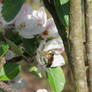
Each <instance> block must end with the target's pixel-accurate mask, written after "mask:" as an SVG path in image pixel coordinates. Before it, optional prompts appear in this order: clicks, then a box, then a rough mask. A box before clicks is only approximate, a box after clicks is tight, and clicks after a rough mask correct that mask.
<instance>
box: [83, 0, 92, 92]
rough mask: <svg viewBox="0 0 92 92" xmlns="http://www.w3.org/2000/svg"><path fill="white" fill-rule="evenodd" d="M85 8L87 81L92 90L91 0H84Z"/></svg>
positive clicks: (91, 90)
mask: <svg viewBox="0 0 92 92" xmlns="http://www.w3.org/2000/svg"><path fill="white" fill-rule="evenodd" d="M85 1H86V2H85V8H86V42H87V44H86V50H87V61H88V83H89V89H90V92H92V0H85Z"/></svg>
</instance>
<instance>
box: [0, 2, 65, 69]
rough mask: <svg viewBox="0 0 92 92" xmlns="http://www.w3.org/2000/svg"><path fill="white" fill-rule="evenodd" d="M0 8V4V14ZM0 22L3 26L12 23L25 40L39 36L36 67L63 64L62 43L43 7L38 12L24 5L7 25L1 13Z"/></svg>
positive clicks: (52, 21)
mask: <svg viewBox="0 0 92 92" xmlns="http://www.w3.org/2000/svg"><path fill="white" fill-rule="evenodd" d="M1 7H2V5H1V4H0V12H1ZM0 20H1V21H2V25H3V26H5V25H8V24H11V23H13V24H14V25H15V29H16V31H17V32H18V33H19V35H20V36H21V37H23V38H25V39H31V38H34V36H35V35H39V41H40V45H39V47H38V48H37V51H36V53H37V54H36V59H37V61H38V66H40V67H41V68H42V67H44V68H47V67H57V66H63V65H64V64H65V61H64V58H63V56H62V55H61V53H62V52H63V51H64V45H63V41H62V39H61V38H60V36H59V34H58V30H57V28H56V25H55V23H54V20H53V18H50V19H47V15H46V12H45V10H44V8H43V7H41V8H40V9H39V10H33V9H32V8H31V7H30V6H29V5H28V4H25V3H24V4H23V6H22V8H21V10H20V12H19V13H18V14H17V16H16V17H15V18H14V19H13V20H12V21H11V22H9V23H7V22H6V21H5V20H4V19H3V17H2V15H1V13H0Z"/></svg>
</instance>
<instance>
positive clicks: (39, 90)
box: [37, 89, 48, 92]
mask: <svg viewBox="0 0 92 92" xmlns="http://www.w3.org/2000/svg"><path fill="white" fill-rule="evenodd" d="M37 92H48V91H47V90H46V89H38V90H37Z"/></svg>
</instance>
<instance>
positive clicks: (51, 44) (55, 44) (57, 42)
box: [44, 37, 64, 51]
mask: <svg viewBox="0 0 92 92" xmlns="http://www.w3.org/2000/svg"><path fill="white" fill-rule="evenodd" d="M61 48H64V45H63V41H62V39H61V38H60V37H58V38H56V39H53V40H50V41H48V42H47V43H46V44H45V47H44V51H48V50H53V49H54V50H55V49H61Z"/></svg>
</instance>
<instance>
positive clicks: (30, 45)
mask: <svg viewBox="0 0 92 92" xmlns="http://www.w3.org/2000/svg"><path fill="white" fill-rule="evenodd" d="M38 44H39V43H38V40H37V38H36V37H35V38H32V39H23V47H24V49H25V52H27V53H28V54H29V55H30V56H35V51H36V49H37V47H38Z"/></svg>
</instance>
